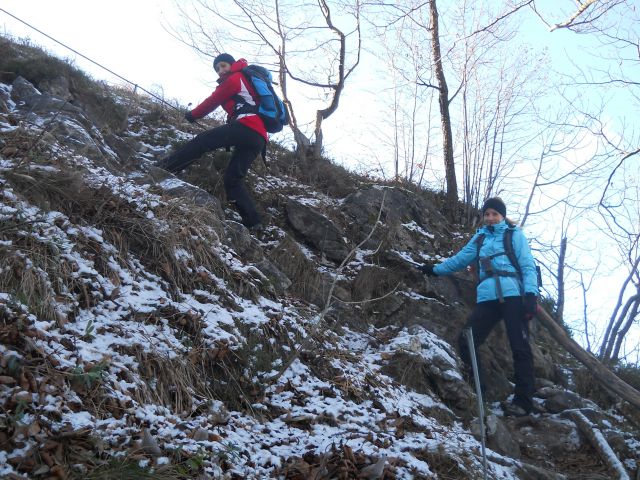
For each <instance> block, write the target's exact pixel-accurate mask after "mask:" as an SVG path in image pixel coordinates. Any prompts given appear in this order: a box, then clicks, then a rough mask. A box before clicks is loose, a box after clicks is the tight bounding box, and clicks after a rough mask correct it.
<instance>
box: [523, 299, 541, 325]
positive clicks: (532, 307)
mask: <svg viewBox="0 0 640 480" xmlns="http://www.w3.org/2000/svg"><path fill="white" fill-rule="evenodd" d="M523 303H524V318H525V319H526V320H531V319H532V318H533V317H535V316H536V313H537V312H538V297H536V296H535V294H533V293H527V294H526V295H525V296H524V299H523Z"/></svg>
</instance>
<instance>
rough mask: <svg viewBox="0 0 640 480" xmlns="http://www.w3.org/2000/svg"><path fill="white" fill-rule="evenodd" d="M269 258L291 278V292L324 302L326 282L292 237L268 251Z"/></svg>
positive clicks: (311, 300) (308, 299) (304, 297)
mask: <svg viewBox="0 0 640 480" xmlns="http://www.w3.org/2000/svg"><path fill="white" fill-rule="evenodd" d="M269 258H270V259H271V261H273V262H274V263H275V264H276V265H277V266H278V268H279V269H280V270H281V271H282V272H283V273H284V274H285V275H286V276H287V277H288V278H289V279H290V280H291V282H292V285H291V287H290V288H289V291H290V292H291V293H292V294H294V295H297V296H299V297H301V298H303V299H305V300H307V301H310V302H312V303H316V304H318V305H322V304H323V303H324V301H325V290H327V289H328V284H326V283H325V280H324V278H323V276H322V275H321V274H320V273H318V270H317V269H316V266H315V264H314V263H313V262H311V261H310V260H309V259H308V258H307V257H306V256H305V255H304V253H303V252H302V251H301V250H300V248H299V247H298V245H297V244H296V242H295V241H294V240H293V239H292V238H290V237H286V238H285V239H284V240H282V241H281V242H280V243H279V244H278V246H277V247H276V248H274V249H273V250H271V251H270V252H269Z"/></svg>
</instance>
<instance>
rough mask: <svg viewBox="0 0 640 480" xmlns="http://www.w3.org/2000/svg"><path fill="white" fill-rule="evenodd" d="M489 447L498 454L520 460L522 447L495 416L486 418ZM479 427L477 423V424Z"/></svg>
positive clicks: (490, 415)
mask: <svg viewBox="0 0 640 480" xmlns="http://www.w3.org/2000/svg"><path fill="white" fill-rule="evenodd" d="M485 423H486V425H487V427H486V432H487V446H488V447H489V448H490V449H491V450H494V451H496V452H498V453H501V454H503V455H506V456H507V457H511V458H520V445H518V442H517V441H516V440H515V439H514V438H513V435H512V434H511V431H510V430H509V429H508V428H507V427H506V425H505V424H504V422H503V421H502V420H501V419H500V417H498V416H497V415H494V414H489V415H487V418H486V422H485ZM476 425H477V422H476Z"/></svg>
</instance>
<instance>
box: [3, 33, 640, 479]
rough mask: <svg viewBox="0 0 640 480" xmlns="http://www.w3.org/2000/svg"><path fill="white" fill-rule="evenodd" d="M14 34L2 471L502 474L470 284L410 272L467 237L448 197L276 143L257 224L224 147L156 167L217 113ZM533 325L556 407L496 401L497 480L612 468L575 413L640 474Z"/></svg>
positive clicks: (495, 373) (632, 437)
mask: <svg viewBox="0 0 640 480" xmlns="http://www.w3.org/2000/svg"><path fill="white" fill-rule="evenodd" d="M4 47H7V49H10V51H11V55H10V56H9V57H10V58H12V59H14V60H15V61H14V64H12V66H11V67H10V68H9V67H7V66H5V67H3V71H5V72H9V73H5V74H4V75H5V76H3V77H2V79H3V83H0V132H1V134H2V136H1V138H0V175H1V177H0V216H1V217H0V218H1V219H2V224H1V225H0V256H1V257H2V266H1V270H0V302H1V304H0V318H1V319H2V323H1V324H0V352H1V353H2V359H1V360H0V368H1V370H0V383H1V385H0V402H2V405H3V410H4V413H3V414H2V417H1V422H2V425H3V428H2V429H0V430H1V431H0V473H1V474H2V475H5V476H7V477H9V478H11V477H14V478H27V477H28V478H50V477H53V478H75V477H85V478H86V477H88V478H115V477H116V476H117V475H122V476H123V478H145V476H146V477H147V478H292V479H293V478H300V479H303V478H304V479H306V478H317V479H320V478H386V479H389V478H416V479H420V478H425V479H426V478H428V479H436V478H439V479H446V478H456V479H463V478H469V479H475V478H482V457H481V446H480V443H479V442H478V440H477V439H476V436H474V434H473V427H474V424H475V422H474V415H475V414H474V412H475V398H474V396H473V392H472V390H471V388H470V387H469V385H468V383H467V381H466V380H465V373H464V371H463V370H464V369H463V368H462V366H461V363H460V360H459V358H458V356H457V353H456V350H455V348H453V347H452V346H451V345H455V344H456V343H455V342H456V338H457V335H458V333H459V331H460V328H461V326H462V324H463V323H464V319H465V316H466V314H467V313H468V305H469V304H470V302H472V301H473V299H472V298H470V296H471V295H472V294H470V292H472V291H473V281H472V280H471V279H470V278H467V277H466V276H464V275H462V276H458V277H455V278H451V279H435V280H426V279H424V278H422V276H421V275H419V274H417V273H416V272H415V271H414V270H413V269H412V267H411V264H412V262H422V261H425V260H430V259H437V258H440V257H441V256H442V257H446V256H447V255H449V254H450V253H451V252H452V251H454V250H455V249H456V248H457V247H458V246H459V245H461V244H463V242H464V241H465V239H466V238H467V232H465V231H463V228H462V227H461V226H456V225H449V224H447V222H446V221H445V219H444V217H443V216H442V215H441V214H440V213H439V209H438V201H439V200H438V197H437V196H436V195H433V194H430V193H428V192H426V193H425V192H422V193H421V192H414V191H412V190H410V189H406V188H403V187H401V186H397V185H386V184H383V183H380V182H375V181H371V180H370V179H366V178H363V177H357V176H356V175H353V174H351V173H349V172H347V171H345V170H343V169H340V168H338V167H335V166H333V165H331V163H330V162H328V161H326V160H321V161H317V162H316V163H309V164H301V163H300V162H299V161H296V160H295V158H294V156H293V155H292V154H291V153H290V152H287V151H286V150H285V149H282V148H280V147H278V146H274V147H273V148H272V149H271V151H270V154H269V169H268V170H267V169H266V168H265V167H264V166H263V165H261V164H259V162H258V161H256V162H255V164H254V167H253V173H252V175H251V176H250V178H249V182H250V183H251V185H252V187H253V191H254V192H256V193H255V195H256V198H257V200H258V201H259V204H260V208H261V209H262V210H263V211H264V212H265V214H266V215H267V216H268V218H269V220H270V221H269V227H268V228H267V230H266V231H265V232H264V233H263V234H261V235H260V236H259V237H255V236H252V235H250V234H249V232H248V231H247V230H246V229H245V228H244V227H243V226H242V225H241V224H239V223H237V221H236V220H237V217H236V215H235V214H234V212H233V210H230V209H228V208H225V202H224V195H223V193H222V191H221V182H220V179H221V173H222V171H223V168H224V163H225V160H226V154H225V153H224V152H220V153H217V154H211V155H209V156H208V157H206V158H205V159H203V160H202V161H201V162H199V163H198V164H196V165H194V166H193V168H191V169H190V171H189V172H186V173H185V174H184V175H182V176H181V177H180V178H177V177H174V176H173V175H170V174H167V173H166V172H162V171H159V170H158V169H156V168H155V167H153V162H154V161H155V160H156V159H157V158H159V157H160V156H162V155H163V154H164V153H165V152H167V151H169V150H170V148H172V145H173V144H175V143H179V142H181V141H184V140H186V139H188V138H190V137H191V135H192V134H194V133H196V132H197V128H198V127H197V126H196V127H192V126H188V125H185V124H182V123H180V121H179V119H180V115H179V113H178V112H175V111H173V110H172V109H166V108H165V107H164V106H162V105H160V104H158V103H154V102H153V101H151V100H150V99H148V98H144V97H140V96H137V95H135V94H134V93H131V92H128V91H126V90H124V89H114V88H107V87H105V86H103V85H99V84H96V83H92V82H89V81H88V80H86V82H85V80H84V77H82V75H80V74H78V73H77V72H75V73H73V75H72V74H71V73H69V71H67V70H65V69H66V68H68V67H67V66H65V65H64V62H59V63H56V61H55V60H54V59H50V58H49V57H47V56H46V55H44V56H43V54H42V52H39V51H38V50H37V49H33V48H31V47H25V46H23V45H17V44H10V43H8V42H6V41H5V40H3V48H4ZM43 58H44V59H46V62H47V63H46V65H47V70H46V71H47V72H48V75H46V76H43V74H42V70H41V71H40V73H38V70H37V69H36V68H35V66H34V64H37V63H38V62H42V61H43V60H42V59H43ZM52 64H53V65H54V66H51V65H52ZM24 65H29V66H30V70H29V72H24V71H23V70H22V68H24ZM34 71H35V72H36V73H33V72H34ZM52 72H58V76H56V75H55V74H53V73H52ZM27 73H28V74H29V75H28V76H29V77H30V78H24V77H22V76H21V74H25V75H27ZM97 92H98V93H97ZM98 97H99V99H100V100H99V101H96V98H98ZM499 335H500V332H498V333H497V334H496V335H495V336H494V337H493V339H492V341H491V342H490V344H489V345H488V347H487V349H486V351H485V352H484V354H485V355H486V356H487V361H486V362H485V364H486V365H487V368H490V369H491V373H492V375H491V376H492V379H491V382H490V385H489V387H490V388H489V396H490V399H492V400H495V399H500V398H505V397H506V396H507V395H508V394H509V392H510V390H511V386H510V384H509V377H510V375H511V373H510V370H509V369H510V366H509V365H510V360H509V355H510V354H509V352H508V349H507V348H506V343H505V341H504V339H501V337H500V336H499ZM535 337H536V343H537V346H536V348H535V354H536V368H537V375H538V377H540V378H541V379H542V380H541V384H540V386H541V387H542V388H541V389H540V390H539V392H538V401H539V402H540V404H544V405H545V406H547V407H548V409H549V410H550V414H545V415H537V416H533V417H529V418H526V419H518V420H512V419H505V418H503V417H501V414H500V409H499V408H498V405H497V403H495V404H491V405H489V407H490V408H491V414H490V416H489V419H488V424H489V427H490V432H489V437H490V438H489V446H490V450H489V451H488V460H489V462H488V469H489V478H496V479H498V478H499V479H515V478H587V477H584V476H582V475H583V474H586V473H589V474H591V475H592V476H591V477H589V478H614V477H612V475H614V474H615V473H614V467H612V466H611V465H610V464H609V463H607V462H606V461H604V460H600V459H598V458H597V456H596V455H595V452H596V449H594V445H593V442H591V441H589V439H588V438H587V437H586V436H584V435H583V434H581V433H580V430H579V428H578V426H577V425H576V423H575V422H574V421H573V420H571V418H570V416H569V415H568V414H567V413H566V412H567V411H568V410H576V409H578V410H579V411H580V412H582V413H583V414H584V415H586V416H587V417H588V419H589V421H590V422H592V423H593V428H595V429H597V431H599V432H601V433H602V435H601V437H602V439H603V442H608V443H607V445H608V444H611V446H613V447H614V448H615V454H616V455H617V456H618V457H620V458H621V459H622V460H623V461H624V467H625V468H626V469H627V470H628V471H629V473H632V472H635V471H636V470H637V468H638V466H637V461H638V458H640V453H639V451H640V443H639V442H638V438H640V437H639V435H638V432H637V429H636V428H635V427H634V425H632V424H628V422H627V421H626V420H625V418H624V417H622V416H620V414H619V412H616V411H613V410H611V411H608V412H605V411H603V410H602V409H601V408H600V407H598V406H597V405H596V404H595V403H593V402H590V401H589V400H586V399H584V398H582V397H580V396H579V395H577V394H575V393H572V392H571V391H567V390H565V389H564V388H562V387H561V386H560V385H564V386H565V387H566V386H572V384H571V380H572V376H571V371H570V369H573V367H572V366H571V362H569V361H568V360H566V359H564V358H563V356H562V355H561V354H558V353H557V349H556V348H555V347H554V346H553V344H552V341H551V340H550V339H549V338H548V337H546V336H545V334H544V332H541V331H539V332H537V334H536V336H535ZM557 362H563V364H562V365H556V363H557ZM605 439H606V440H605ZM376 465H377V467H378V468H377V471H375V470H376V468H375V466H376ZM367 468H369V469H370V470H374V472H373V473H369V474H368V473H367ZM597 474H600V475H601V476H600V477H597V476H595V475H597ZM621 478H622V477H621Z"/></svg>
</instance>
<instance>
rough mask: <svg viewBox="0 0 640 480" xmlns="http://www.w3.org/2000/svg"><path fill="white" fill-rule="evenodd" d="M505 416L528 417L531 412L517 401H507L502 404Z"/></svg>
mask: <svg viewBox="0 0 640 480" xmlns="http://www.w3.org/2000/svg"><path fill="white" fill-rule="evenodd" d="M502 410H503V411H504V415H505V417H526V416H527V415H529V413H530V412H528V411H527V410H525V409H524V408H523V407H521V406H520V405H517V404H515V403H507V404H505V405H503V406H502Z"/></svg>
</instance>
